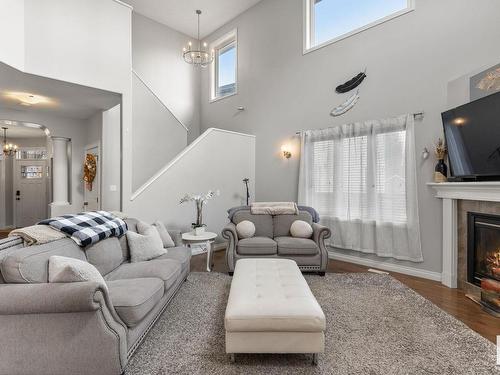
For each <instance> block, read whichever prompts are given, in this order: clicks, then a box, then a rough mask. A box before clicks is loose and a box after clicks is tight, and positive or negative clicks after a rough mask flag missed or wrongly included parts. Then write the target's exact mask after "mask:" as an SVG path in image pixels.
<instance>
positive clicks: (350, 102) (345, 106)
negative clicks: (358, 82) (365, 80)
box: [330, 90, 359, 117]
mask: <svg viewBox="0 0 500 375" xmlns="http://www.w3.org/2000/svg"><path fill="white" fill-rule="evenodd" d="M358 100H359V90H358V91H356V93H355V94H352V95H351V96H350V97H349V99H347V100H346V101H345V102H344V103H342V104H341V105H339V106H338V107H335V108H334V109H332V111H331V112H330V116H333V117H337V116H341V115H343V114H344V113H346V112H347V111H349V110H350V109H351V108H352V107H354V106H355V105H356V103H357V102H358Z"/></svg>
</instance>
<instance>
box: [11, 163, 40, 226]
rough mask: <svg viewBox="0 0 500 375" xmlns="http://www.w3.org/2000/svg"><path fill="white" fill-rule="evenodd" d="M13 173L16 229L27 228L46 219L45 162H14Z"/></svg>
mask: <svg viewBox="0 0 500 375" xmlns="http://www.w3.org/2000/svg"><path fill="white" fill-rule="evenodd" d="M14 173H15V175H14V181H15V182H14V199H15V201H14V204H15V224H16V227H17V228H22V227H27V226H30V225H34V224H36V223H37V222H39V221H40V220H43V219H46V218H47V179H46V162H45V160H16V161H15V164H14Z"/></svg>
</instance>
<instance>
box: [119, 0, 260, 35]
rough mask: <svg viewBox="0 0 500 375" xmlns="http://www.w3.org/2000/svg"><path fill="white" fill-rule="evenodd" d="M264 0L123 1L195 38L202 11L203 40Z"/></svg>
mask: <svg viewBox="0 0 500 375" xmlns="http://www.w3.org/2000/svg"><path fill="white" fill-rule="evenodd" d="M260 1H261V0H124V2H125V3H127V4H129V5H131V6H133V7H134V11H135V12H137V13H139V14H142V15H143V16H146V17H148V18H151V19H153V20H155V21H157V22H160V23H162V24H164V25H167V26H169V27H171V28H172V29H175V30H177V31H180V32H182V33H184V34H187V35H189V36H191V37H193V38H196V32H197V30H196V27H197V26H196V14H195V10H196V9H200V10H201V11H202V12H203V13H202V15H201V27H200V34H201V35H200V36H201V38H204V37H206V36H207V35H209V34H211V33H212V32H214V31H215V30H217V29H218V28H219V27H221V26H222V25H224V24H226V23H227V22H229V21H231V20H232V19H233V18H235V17H236V16H238V15H240V14H241V13H243V12H244V11H246V10H247V9H249V8H251V7H252V6H254V5H255V4H257V3H259V2H260Z"/></svg>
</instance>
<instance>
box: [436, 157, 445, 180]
mask: <svg viewBox="0 0 500 375" xmlns="http://www.w3.org/2000/svg"><path fill="white" fill-rule="evenodd" d="M446 181H448V166H447V165H446V164H445V163H444V159H438V163H437V164H436V168H434V182H438V183H439V182H446Z"/></svg>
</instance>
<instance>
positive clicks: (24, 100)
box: [5, 92, 52, 107]
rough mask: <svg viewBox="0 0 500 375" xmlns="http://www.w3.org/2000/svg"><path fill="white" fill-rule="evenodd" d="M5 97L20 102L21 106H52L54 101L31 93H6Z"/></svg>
mask: <svg viewBox="0 0 500 375" xmlns="http://www.w3.org/2000/svg"><path fill="white" fill-rule="evenodd" d="M5 97H6V98H8V99H14V100H17V101H19V104H21V105H25V106H28V107H29V106H32V105H37V104H52V100H50V99H49V98H47V97H46V96H42V95H36V94H31V93H29V92H6V93H5Z"/></svg>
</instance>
